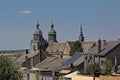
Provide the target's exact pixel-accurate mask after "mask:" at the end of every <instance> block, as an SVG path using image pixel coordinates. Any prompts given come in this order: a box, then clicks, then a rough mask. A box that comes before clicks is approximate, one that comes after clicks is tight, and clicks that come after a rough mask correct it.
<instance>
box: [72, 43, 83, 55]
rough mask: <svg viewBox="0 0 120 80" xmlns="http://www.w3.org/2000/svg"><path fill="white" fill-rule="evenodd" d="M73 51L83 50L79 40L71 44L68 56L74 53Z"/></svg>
mask: <svg viewBox="0 0 120 80" xmlns="http://www.w3.org/2000/svg"><path fill="white" fill-rule="evenodd" d="M75 52H83V49H82V46H81V43H80V42H79V41H76V42H75V43H74V44H73V46H71V50H70V56H72V55H74V53H75Z"/></svg>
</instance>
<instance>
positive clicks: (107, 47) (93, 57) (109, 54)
mask: <svg viewBox="0 0 120 80" xmlns="http://www.w3.org/2000/svg"><path fill="white" fill-rule="evenodd" d="M84 55H85V59H84V72H85V73H86V72H87V67H88V66H89V65H90V64H93V63H97V64H98V65H100V68H103V63H104V62H105V60H107V59H108V60H111V61H112V65H113V66H118V65H120V63H119V62H120V40H116V41H115V40H114V41H106V40H103V41H102V40H100V39H99V40H98V42H97V45H96V46H94V47H93V48H92V49H91V50H89V51H88V52H87V53H86V54H84ZM114 71H116V70H114Z"/></svg>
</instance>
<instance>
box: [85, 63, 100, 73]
mask: <svg viewBox="0 0 120 80" xmlns="http://www.w3.org/2000/svg"><path fill="white" fill-rule="evenodd" d="M100 70H101V69H100V66H99V65H98V64H96V63H95V64H90V65H89V66H88V67H87V72H88V73H90V74H92V75H99V74H100Z"/></svg>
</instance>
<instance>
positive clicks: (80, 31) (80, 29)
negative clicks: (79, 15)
mask: <svg viewBox="0 0 120 80" xmlns="http://www.w3.org/2000/svg"><path fill="white" fill-rule="evenodd" d="M80 33H82V34H83V32H82V24H81V23H80Z"/></svg>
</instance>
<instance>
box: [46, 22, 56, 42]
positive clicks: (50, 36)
mask: <svg viewBox="0 0 120 80" xmlns="http://www.w3.org/2000/svg"><path fill="white" fill-rule="evenodd" d="M50 27H51V29H50V31H49V32H48V41H49V42H57V40H56V35H57V34H56V31H55V30H54V24H53V23H52V24H51V26H50Z"/></svg>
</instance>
